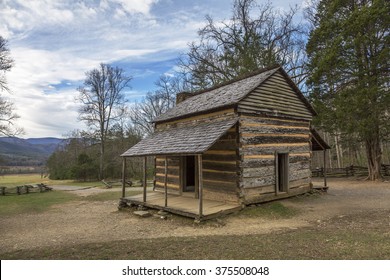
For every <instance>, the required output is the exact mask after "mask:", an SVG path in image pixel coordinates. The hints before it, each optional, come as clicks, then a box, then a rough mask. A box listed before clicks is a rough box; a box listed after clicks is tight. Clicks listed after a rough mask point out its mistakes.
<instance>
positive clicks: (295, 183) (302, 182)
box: [288, 177, 310, 189]
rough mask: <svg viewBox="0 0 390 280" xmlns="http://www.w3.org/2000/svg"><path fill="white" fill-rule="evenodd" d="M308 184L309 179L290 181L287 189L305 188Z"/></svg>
mask: <svg viewBox="0 0 390 280" xmlns="http://www.w3.org/2000/svg"><path fill="white" fill-rule="evenodd" d="M309 184H310V177H307V178H303V179H299V180H292V181H290V182H289V183H288V187H289V188H290V189H295V188H299V187H307V186H308V185H309Z"/></svg>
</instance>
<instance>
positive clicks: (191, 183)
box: [183, 156, 196, 192]
mask: <svg viewBox="0 0 390 280" xmlns="http://www.w3.org/2000/svg"><path fill="white" fill-rule="evenodd" d="M195 176H196V175H195V156H186V157H184V180H183V192H194V191H195Z"/></svg>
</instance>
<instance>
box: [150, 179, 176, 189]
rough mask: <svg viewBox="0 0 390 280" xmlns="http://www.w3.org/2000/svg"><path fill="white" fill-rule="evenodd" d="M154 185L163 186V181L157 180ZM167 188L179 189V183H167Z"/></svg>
mask: <svg viewBox="0 0 390 280" xmlns="http://www.w3.org/2000/svg"><path fill="white" fill-rule="evenodd" d="M155 184H156V187H159V188H164V186H165V185H164V182H159V181H156V183H155ZM167 188H169V189H175V190H179V189H180V185H179V184H167Z"/></svg>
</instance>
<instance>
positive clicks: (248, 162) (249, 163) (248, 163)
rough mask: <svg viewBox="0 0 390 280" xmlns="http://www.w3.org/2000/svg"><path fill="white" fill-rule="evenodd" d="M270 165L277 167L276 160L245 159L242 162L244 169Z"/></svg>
mask: <svg viewBox="0 0 390 280" xmlns="http://www.w3.org/2000/svg"><path fill="white" fill-rule="evenodd" d="M270 165H272V166H273V165H275V158H261V159H259V158H243V161H242V162H241V167H242V168H256V167H263V166H270Z"/></svg>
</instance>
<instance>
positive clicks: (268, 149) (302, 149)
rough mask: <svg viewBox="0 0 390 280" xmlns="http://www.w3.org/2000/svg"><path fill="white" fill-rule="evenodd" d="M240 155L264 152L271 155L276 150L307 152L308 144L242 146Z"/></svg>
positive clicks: (308, 149) (308, 150)
mask: <svg viewBox="0 0 390 280" xmlns="http://www.w3.org/2000/svg"><path fill="white" fill-rule="evenodd" d="M239 151H240V155H255V154H264V155H271V154H275V152H277V151H288V152H289V153H309V152H310V146H309V144H308V143H306V144H303V145H302V146H295V147H294V146H290V147H288V146H274V147H255V148H247V147H243V148H241V149H240V150H239Z"/></svg>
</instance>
